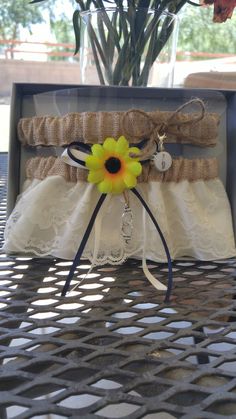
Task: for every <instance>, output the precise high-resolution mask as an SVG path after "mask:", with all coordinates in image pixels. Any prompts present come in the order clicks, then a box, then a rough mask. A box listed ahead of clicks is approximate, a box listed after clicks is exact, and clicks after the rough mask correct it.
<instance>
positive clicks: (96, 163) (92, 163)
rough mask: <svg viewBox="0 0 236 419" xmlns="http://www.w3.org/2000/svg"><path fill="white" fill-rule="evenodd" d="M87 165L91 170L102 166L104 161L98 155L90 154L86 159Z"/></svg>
mask: <svg viewBox="0 0 236 419" xmlns="http://www.w3.org/2000/svg"><path fill="white" fill-rule="evenodd" d="M85 165H86V167H87V168H88V169H89V170H96V169H101V168H102V166H103V162H102V160H100V159H99V158H98V157H96V156H88V157H86V159H85Z"/></svg>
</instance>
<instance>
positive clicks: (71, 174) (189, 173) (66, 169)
mask: <svg viewBox="0 0 236 419" xmlns="http://www.w3.org/2000/svg"><path fill="white" fill-rule="evenodd" d="M56 175H59V176H62V177H63V178H64V179H65V180H66V181H68V182H77V181H83V182H86V181H87V176H88V172H87V170H84V169H79V168H76V167H72V166H69V165H68V164H66V163H64V162H63V161H62V159H61V158H60V157H53V156H51V157H33V158H31V159H29V160H28V161H27V163H26V177H27V178H28V179H40V180H43V179H45V178H47V177H48V176H56ZM216 177H218V161H217V159H216V158H209V159H184V158H182V157H180V158H176V159H174V160H173V164H172V166H171V168H170V169H169V170H168V171H167V172H162V173H161V172H158V171H157V170H156V168H155V167H153V165H152V163H151V162H148V163H145V164H144V165H143V171H142V174H141V175H140V176H139V177H138V182H139V183H142V182H145V183H146V182H148V181H157V182H180V181H182V180H188V181H189V182H194V181H197V180H210V179H214V178H216Z"/></svg>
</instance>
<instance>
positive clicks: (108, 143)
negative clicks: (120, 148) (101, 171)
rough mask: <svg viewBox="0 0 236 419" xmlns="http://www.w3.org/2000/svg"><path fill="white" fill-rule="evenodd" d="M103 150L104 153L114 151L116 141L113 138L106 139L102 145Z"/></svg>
mask: <svg viewBox="0 0 236 419" xmlns="http://www.w3.org/2000/svg"><path fill="white" fill-rule="evenodd" d="M103 148H104V149H105V150H106V151H115V149H116V140H115V139H114V138H111V137H108V138H106V139H105V141H104V143H103Z"/></svg>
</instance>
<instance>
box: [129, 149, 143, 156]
mask: <svg viewBox="0 0 236 419" xmlns="http://www.w3.org/2000/svg"><path fill="white" fill-rule="evenodd" d="M140 153H141V150H140V149H139V148H138V147H130V148H129V150H128V154H129V155H130V154H137V157H138V156H139V154H140Z"/></svg>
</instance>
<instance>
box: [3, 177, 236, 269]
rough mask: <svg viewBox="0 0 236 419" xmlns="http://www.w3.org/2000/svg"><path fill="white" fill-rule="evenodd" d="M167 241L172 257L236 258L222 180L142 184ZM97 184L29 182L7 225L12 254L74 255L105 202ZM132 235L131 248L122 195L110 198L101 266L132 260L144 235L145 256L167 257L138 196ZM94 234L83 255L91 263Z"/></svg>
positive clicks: (55, 180)
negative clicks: (126, 235)
mask: <svg viewBox="0 0 236 419" xmlns="http://www.w3.org/2000/svg"><path fill="white" fill-rule="evenodd" d="M137 189H138V191H139V192H140V193H141V194H142V196H143V197H144V199H145V200H146V202H148V205H149V207H150V209H151V211H152V212H153V215H154V216H155V218H156V220H157V222H158V223H159V226H160V228H161V230H162V232H163V234H164V236H165V238H166V241H167V244H168V247H169V250H170V253H171V257H172V258H173V259H176V258H181V257H184V256H189V257H191V258H196V259H199V260H214V259H222V258H229V257H233V256H235V243H234V235H233V228H232V220H231V210H230V206H229V203H228V199H227V195H226V193H225V190H224V187H223V185H222V183H221V181H220V180H219V179H218V178H215V179H210V180H203V179H200V180H197V181H194V182H190V181H189V180H186V179H185V180H180V181H179V182H160V181H149V182H148V183H140V184H139V185H138V187H137ZM99 196H100V194H99V192H98V191H97V188H96V186H94V185H92V184H88V183H86V182H83V181H80V180H79V181H77V182H71V181H67V180H66V179H65V178H64V177H63V176H60V175H52V176H48V177H45V178H44V179H43V180H40V179H28V180H26V182H25V185H24V191H23V193H22V194H21V196H20V197H19V199H18V202H17V204H16V206H15V209H14V211H13V212H12V214H11V216H10V218H9V219H8V222H7V226H6V230H5V246H4V250H5V251H6V252H7V253H14V252H15V253H18V254H19V253H29V254H33V255H37V256H48V255H51V256H55V257H59V258H63V259H73V258H74V256H75V254H76V251H77V249H78V246H79V244H80V241H81V239H82V237H83V235H84V232H85V229H86V227H87V224H88V222H89V220H90V217H91V215H92V212H93V209H94V207H95V206H96V203H97V201H98V199H99ZM130 207H131V209H132V211H133V217H134V218H133V226H134V228H133V234H132V240H131V241H130V244H129V245H126V244H125V243H124V241H123V238H122V235H121V222H122V221H121V220H122V213H123V210H124V198H123V196H122V195H118V196H111V198H110V201H109V204H108V206H107V208H106V209H105V211H103V210H102V209H101V211H103V212H102V230H101V231H102V234H101V236H100V237H99V253H98V259H97V264H104V263H111V264H118V263H121V262H123V261H124V260H125V259H126V258H127V257H134V258H142V252H143V237H144V232H145V235H146V237H147V238H148V240H147V242H146V248H145V254H146V258H148V259H150V260H153V261H161V262H166V256H165V254H164V251H163V247H162V243H161V241H160V240H159V239H158V237H157V235H156V231H155V230H154V229H153V225H152V223H151V221H150V220H149V219H148V217H146V218H145V220H144V219H143V209H142V207H141V205H140V204H139V202H138V201H137V199H136V197H135V196H133V194H130ZM93 251H94V234H91V237H90V239H89V240H88V243H87V245H86V248H85V251H84V253H83V257H84V258H88V259H90V260H92V257H93Z"/></svg>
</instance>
